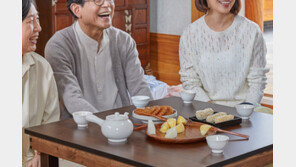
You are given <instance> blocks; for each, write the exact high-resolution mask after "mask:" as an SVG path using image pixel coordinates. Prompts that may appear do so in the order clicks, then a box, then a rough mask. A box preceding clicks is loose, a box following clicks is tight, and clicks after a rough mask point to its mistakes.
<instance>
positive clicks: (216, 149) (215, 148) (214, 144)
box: [206, 135, 229, 153]
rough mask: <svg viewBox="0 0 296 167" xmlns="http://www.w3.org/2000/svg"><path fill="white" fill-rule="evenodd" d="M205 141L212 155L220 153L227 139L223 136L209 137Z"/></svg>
mask: <svg viewBox="0 0 296 167" xmlns="http://www.w3.org/2000/svg"><path fill="white" fill-rule="evenodd" d="M206 139H207V143H208V146H209V147H210V148H211V149H212V152H213V153H222V152H223V149H224V147H225V146H226V144H227V143H228V140H229V137H228V136H225V135H211V136H207V137H206Z"/></svg>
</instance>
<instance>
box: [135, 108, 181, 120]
mask: <svg viewBox="0 0 296 167" xmlns="http://www.w3.org/2000/svg"><path fill="white" fill-rule="evenodd" d="M173 110H174V113H173V114H171V115H165V116H162V117H164V118H174V117H177V116H178V113H177V110H175V109H173ZM132 116H133V117H134V118H136V119H139V120H141V121H142V122H143V123H144V124H147V123H148V120H152V121H153V122H154V123H159V122H162V121H160V120H159V119H158V118H155V117H153V116H144V115H139V114H136V113H135V110H133V114H132Z"/></svg>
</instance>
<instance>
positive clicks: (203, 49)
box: [179, 15, 268, 106]
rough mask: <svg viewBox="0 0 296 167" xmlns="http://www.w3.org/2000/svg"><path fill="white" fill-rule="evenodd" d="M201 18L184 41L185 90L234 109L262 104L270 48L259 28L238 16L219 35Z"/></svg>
mask: <svg viewBox="0 0 296 167" xmlns="http://www.w3.org/2000/svg"><path fill="white" fill-rule="evenodd" d="M204 17H205V16H203V17H201V18H200V19H198V20H197V21H195V22H194V23H192V24H190V25H189V26H188V27H187V28H186V29H185V30H184V32H183V34H182V36H181V39H180V48H179V56H180V65H181V70H180V72H179V73H180V75H181V82H182V83H183V87H184V89H186V90H194V91H195V92H196V96H195V100H200V101H210V100H211V101H213V102H214V103H217V104H222V105H227V106H234V105H235V104H238V103H241V102H245V101H247V102H251V103H259V102H260V101H261V98H262V96H263V90H264V88H265V85H266V73H267V72H268V69H266V68H265V65H266V59H265V55H266V45H265V42H264V39H263V35H262V32H261V30H260V28H259V26H258V25H257V24H256V23H254V22H252V21H250V20H248V19H246V18H245V17H242V16H239V15H238V16H235V18H234V21H233V23H232V25H231V26H230V27H229V28H227V29H226V30H225V31H222V32H216V31H214V30H212V29H210V28H209V27H208V25H207V24H206V22H205V19H204Z"/></svg>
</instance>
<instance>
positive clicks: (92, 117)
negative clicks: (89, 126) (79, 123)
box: [85, 115, 104, 126]
mask: <svg viewBox="0 0 296 167" xmlns="http://www.w3.org/2000/svg"><path fill="white" fill-rule="evenodd" d="M85 118H86V120H87V121H89V122H93V123H95V124H98V125H100V126H102V125H103V123H104V120H102V119H101V118H99V117H97V116H95V115H88V116H86V117H85Z"/></svg>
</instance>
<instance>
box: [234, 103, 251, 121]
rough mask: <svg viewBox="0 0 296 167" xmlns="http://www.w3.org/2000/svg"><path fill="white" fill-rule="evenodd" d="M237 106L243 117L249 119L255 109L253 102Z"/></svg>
mask: <svg viewBox="0 0 296 167" xmlns="http://www.w3.org/2000/svg"><path fill="white" fill-rule="evenodd" d="M235 108H236V111H237V113H238V114H239V115H240V116H241V118H242V119H249V117H250V115H251V114H252V113H253V111H254V105H252V104H237V105H236V106H235Z"/></svg>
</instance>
